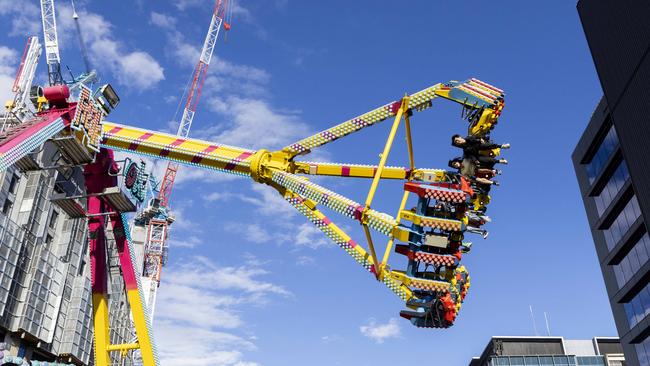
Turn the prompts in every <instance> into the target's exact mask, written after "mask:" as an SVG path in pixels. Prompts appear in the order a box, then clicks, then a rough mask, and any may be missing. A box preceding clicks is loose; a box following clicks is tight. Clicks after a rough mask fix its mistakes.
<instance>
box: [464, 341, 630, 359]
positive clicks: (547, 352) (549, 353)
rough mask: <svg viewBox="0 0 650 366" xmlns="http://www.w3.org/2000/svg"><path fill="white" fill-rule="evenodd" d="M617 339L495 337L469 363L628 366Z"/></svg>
mask: <svg viewBox="0 0 650 366" xmlns="http://www.w3.org/2000/svg"><path fill="white" fill-rule="evenodd" d="M622 352H623V350H622V348H621V345H620V343H619V341H618V339H617V338H598V337H597V338H594V339H590V340H567V339H564V338H562V337H492V339H490V341H489V342H488V344H487V346H486V347H485V349H484V350H483V353H482V354H481V356H480V357H474V358H473V359H472V360H471V361H470V363H469V366H529V365H534V366H542V365H543V366H576V365H599V366H625V365H626V363H625V358H624V357H623V354H622Z"/></svg>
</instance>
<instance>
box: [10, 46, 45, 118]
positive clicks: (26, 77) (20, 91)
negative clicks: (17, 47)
mask: <svg viewBox="0 0 650 366" xmlns="http://www.w3.org/2000/svg"><path fill="white" fill-rule="evenodd" d="M41 50H42V46H41V43H40V42H39V41H38V37H36V36H32V37H29V38H28V39H27V44H26V45H25V51H24V52H23V57H22V59H21V60H20V65H19V66H18V71H16V79H15V80H14V84H13V85H12V87H11V91H12V92H14V99H13V100H10V101H8V102H7V104H6V105H5V108H6V109H7V111H6V114H5V116H4V118H3V121H2V127H1V128H0V130H3V131H4V129H5V128H6V127H7V126H8V125H11V124H13V123H20V122H21V121H22V120H23V119H24V118H25V116H27V115H28V114H29V113H30V112H33V108H32V107H30V104H31V103H28V101H29V99H30V97H32V96H33V95H32V93H33V94H34V95H35V96H38V95H39V88H40V87H36V90H35V91H33V90H32V83H33V81H34V75H35V74H36V66H37V65H38V59H39V58H40V56H41Z"/></svg>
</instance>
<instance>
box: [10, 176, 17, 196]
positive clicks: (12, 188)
mask: <svg viewBox="0 0 650 366" xmlns="http://www.w3.org/2000/svg"><path fill="white" fill-rule="evenodd" d="M17 186H18V176H17V175H16V174H14V175H12V176H11V181H10V182H9V193H16V187H17Z"/></svg>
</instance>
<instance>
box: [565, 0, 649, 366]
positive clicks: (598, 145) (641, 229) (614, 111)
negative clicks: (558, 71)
mask: <svg viewBox="0 0 650 366" xmlns="http://www.w3.org/2000/svg"><path fill="white" fill-rule="evenodd" d="M577 9H578V14H579V15H580V21H581V23H582V26H583V29H584V32H585V37H586V39H587V42H588V44H589V48H590V51H591V55H592V57H593V60H594V64H595V66H596V71H597V72H598V77H599V79H600V82H601V86H602V89H603V94H604V96H603V99H602V100H601V101H600V103H599V105H598V107H597V108H596V110H595V112H594V114H593V115H592V117H591V120H590V121H589V124H588V126H587V128H586V129H585V132H584V133H583V136H582V137H581V138H580V141H579V142H578V145H577V146H576V149H575V151H574V153H573V157H572V158H573V164H574V168H575V172H576V176H577V178H578V183H579V186H580V191H581V194H582V198H583V201H584V205H585V210H586V212H587V217H588V220H589V225H590V227H591V233H592V236H593V239H594V243H595V246H596V252H597V253H598V259H599V261H600V266H601V270H602V272H603V278H604V280H605V286H606V288H607V292H608V294H609V298H610V303H611V307H612V312H613V315H614V320H615V322H616V327H617V329H618V333H619V336H620V338H621V344H622V346H623V349H624V351H625V356H626V357H625V358H626V360H627V362H628V364H629V365H635V366H636V365H641V366H650V356H649V355H650V237H649V236H648V220H650V158H648V157H650V121H649V120H648V118H649V117H648V116H650V57H649V56H648V54H649V53H650V22H649V21H648V19H650V1H638V0H580V1H579V2H578V5H577Z"/></svg>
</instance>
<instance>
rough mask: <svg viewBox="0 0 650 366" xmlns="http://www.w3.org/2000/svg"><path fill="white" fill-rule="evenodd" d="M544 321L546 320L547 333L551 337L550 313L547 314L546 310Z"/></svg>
mask: <svg viewBox="0 0 650 366" xmlns="http://www.w3.org/2000/svg"><path fill="white" fill-rule="evenodd" d="M544 321H546V334H547V335H548V336H549V337H550V336H551V327H550V326H549V321H548V315H546V312H544Z"/></svg>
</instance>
